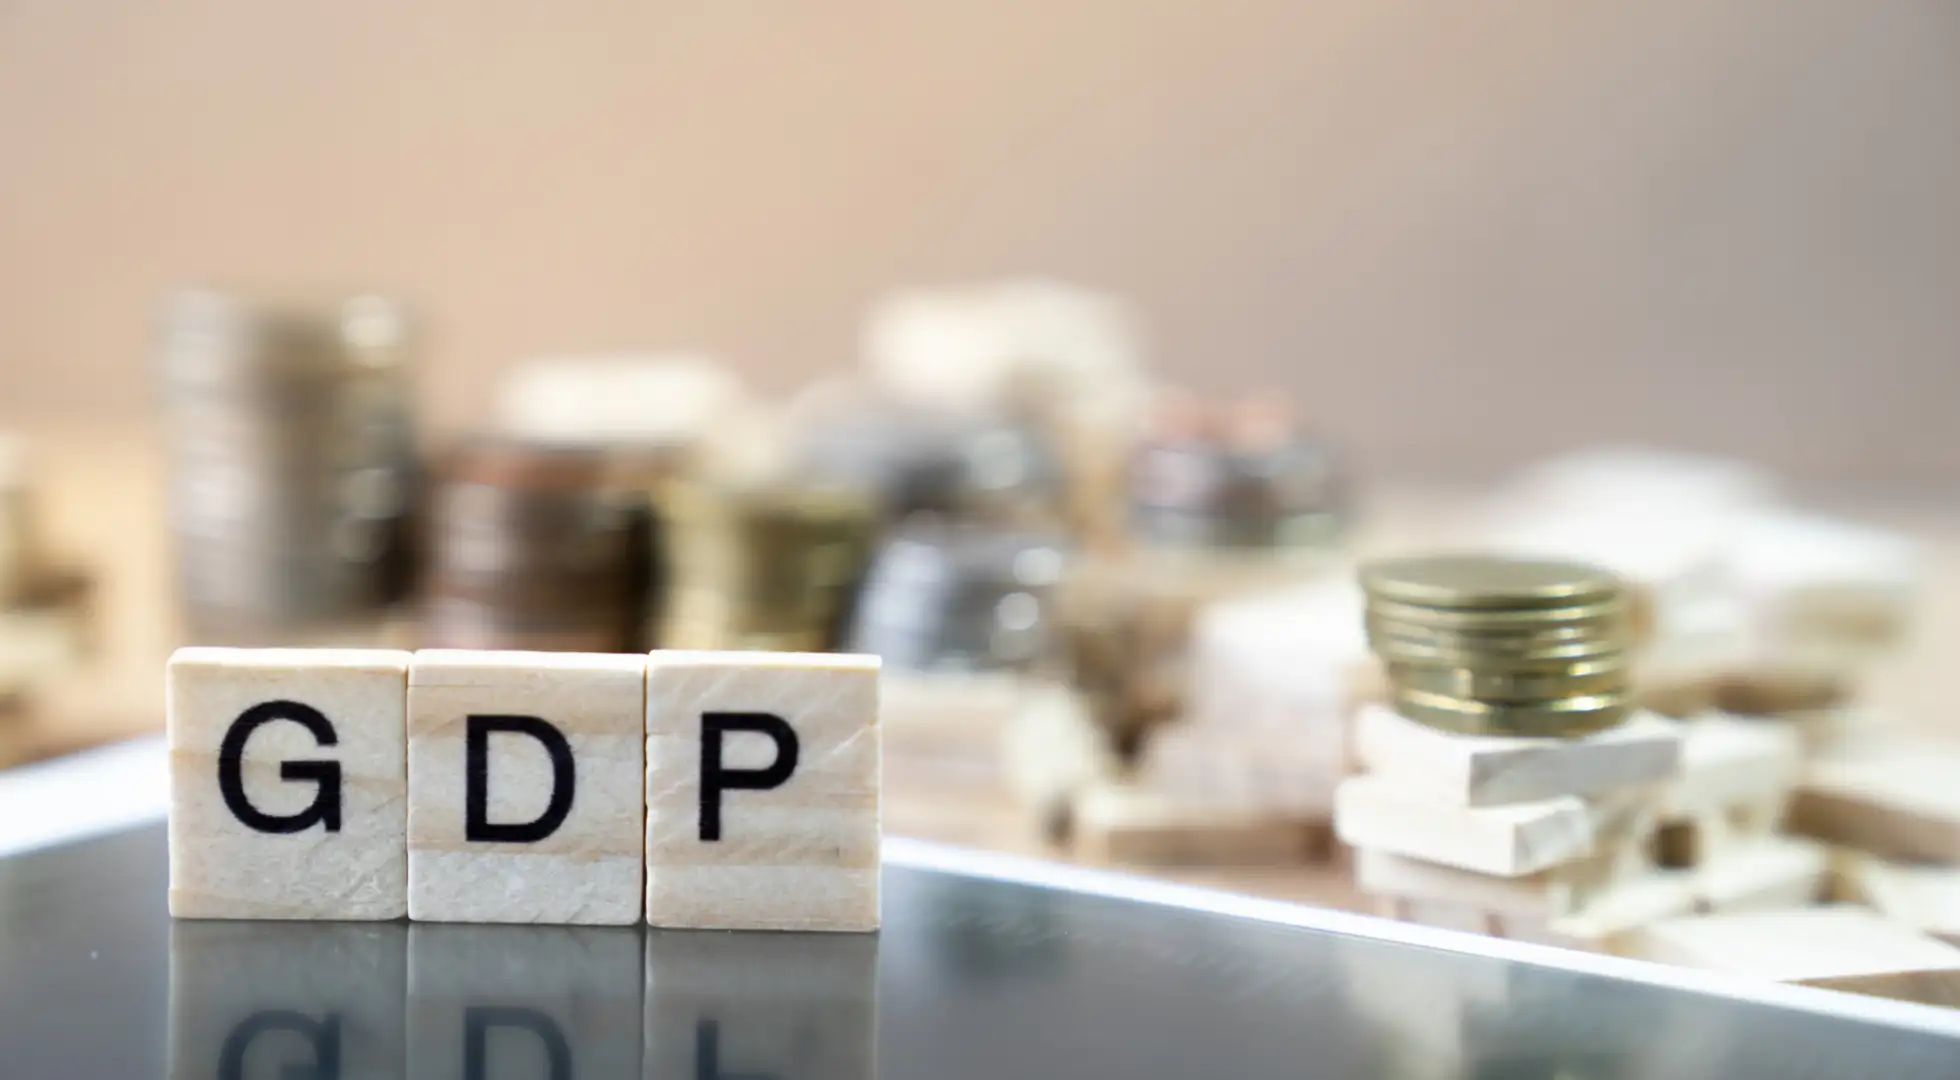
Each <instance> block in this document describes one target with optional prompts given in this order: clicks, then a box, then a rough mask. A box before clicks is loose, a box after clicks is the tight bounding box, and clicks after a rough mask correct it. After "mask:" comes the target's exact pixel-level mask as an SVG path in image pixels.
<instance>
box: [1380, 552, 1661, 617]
mask: <svg viewBox="0 0 1960 1080" xmlns="http://www.w3.org/2000/svg"><path fill="white" fill-rule="evenodd" d="M1361 588H1362V589H1363V591H1365V592H1366V593H1367V594H1368V595H1369V597H1371V598H1374V599H1380V600H1389V601H1394V602H1397V603H1403V604H1415V605H1418V606H1422V607H1445V608H1525V607H1558V606H1567V605H1575V604H1585V603H1588V602H1591V601H1595V600H1604V599H1607V598H1609V597H1613V596H1616V595H1618V594H1619V593H1620V592H1621V591H1622V590H1623V586H1622V584H1621V581H1620V579H1619V578H1618V577H1617V576H1615V575H1614V574H1612V573H1610V572H1608V571H1606V570H1603V569H1601V568H1599V567H1597V566H1592V565H1589V564H1587V563H1580V562H1570V561H1567V560H1563V559H1524V558H1514V557H1509V556H1503V555H1470V554H1464V555H1427V556H1418V557H1414V558H1402V559H1385V560H1380V561H1377V562H1373V563H1369V564H1368V565H1366V566H1364V567H1362V568H1361Z"/></svg>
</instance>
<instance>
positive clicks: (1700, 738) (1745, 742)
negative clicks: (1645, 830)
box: [1660, 713, 1803, 822]
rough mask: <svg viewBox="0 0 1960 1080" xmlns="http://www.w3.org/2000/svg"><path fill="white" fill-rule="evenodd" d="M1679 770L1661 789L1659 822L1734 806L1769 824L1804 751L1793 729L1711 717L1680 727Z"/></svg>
mask: <svg viewBox="0 0 1960 1080" xmlns="http://www.w3.org/2000/svg"><path fill="white" fill-rule="evenodd" d="M1682 734H1683V740H1684V741H1683V742H1682V745H1681V766H1680V771H1679V773H1678V774H1677V775H1676V777H1675V778H1674V780H1673V781H1671V782H1670V783H1668V784H1667V785H1666V786H1665V787H1664V788H1663V789H1662V791H1661V798H1660V813H1661V817H1662V820H1666V821H1674V820H1680V819H1686V818H1693V817H1696V816H1699V815H1702V814H1708V813H1729V812H1732V811H1734V810H1736V809H1738V808H1741V809H1760V810H1761V811H1762V812H1763V813H1766V814H1768V816H1769V817H1770V818H1771V820H1772V822H1773V821H1774V819H1775V818H1776V817H1778V816H1780V813H1781V808H1782V805H1783V803H1784V802H1785V801H1786V800H1787V799H1788V798H1789V794H1790V791H1791V789H1792V788H1793V787H1794V786H1795V784H1796V782H1797V777H1798V774H1799V769H1800V763H1801V758H1802V753H1803V742H1802V738H1801V736H1800V735H1799V733H1797V732H1796V731H1794V730H1792V729H1791V728H1789V727H1788V726H1786V725H1783V724H1779V723H1777V722H1775V721H1773V720H1742V719H1738V718H1736V717H1733V716H1727V715H1724V714H1721V713H1710V714H1708V715H1706V716H1700V717H1697V718H1695V719H1693V720H1690V721H1688V722H1687V723H1686V724H1685V725H1683V731H1682Z"/></svg>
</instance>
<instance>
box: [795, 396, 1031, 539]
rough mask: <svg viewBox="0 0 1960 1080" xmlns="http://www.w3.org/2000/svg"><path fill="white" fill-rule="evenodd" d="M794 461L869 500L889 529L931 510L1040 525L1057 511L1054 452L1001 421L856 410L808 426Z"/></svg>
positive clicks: (913, 410) (860, 406)
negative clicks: (861, 492) (860, 492)
mask: <svg viewBox="0 0 1960 1080" xmlns="http://www.w3.org/2000/svg"><path fill="white" fill-rule="evenodd" d="M796 456H797V459H798V463H799V467H800V469H801V470H802V472H803V473H804V474H805V475H807V476H810V477H812V478H815V479H816V480H818V481H820V482H823V483H827V484H835V485H842V486H849V487H855V488H859V489H861V490H864V491H866V492H868V493H870V494H871V495H872V496H873V497H874V498H876V499H877V500H878V502H879V504H880V506H881V509H882V511H883V513H884V514H885V516H886V518H887V519H888V520H890V521H894V522H896V521H901V520H903V519H905V518H907V517H909V516H911V515H913V514H918V513H932V514H940V515H943V516H946V517H951V518H959V519H963V520H972V521H988V522H994V523H997V524H1003V525H1039V524H1044V523H1046V522H1047V521H1048V520H1050V519H1052V518H1054V517H1055V516H1056V514H1057V507H1058V499H1059V497H1060V483H1061V480H1060V474H1059V471H1058V469H1059V466H1058V465H1057V462H1056V460H1055V456H1054V452H1053V450H1052V448H1051V447H1050V446H1049V445H1048V443H1047V441H1046V440H1045V439H1044V438H1043V437H1042V435H1041V434H1040V432H1038V431H1036V430H1035V429H1033V428H1031V427H1028V426H1026V425H1021V424H1016V423H1013V422H1011V421H1007V420H1002V419H996V418H990V417H976V416H969V415H965V414H960V413H954V412H948V411H944V410H935V409H931V408H922V407H904V408H901V407H899V406H895V405H890V404H885V403H855V404H853V405H852V406H850V407H846V408H839V409H836V410H833V411H832V412H831V413H829V414H827V415H823V416H820V417H817V418H816V419H815V420H814V421H812V422H810V423H809V424H808V425H807V429H806V430H805V431H804V432H803V433H802V435H801V438H800V440H799V445H798V447H797V450H796Z"/></svg>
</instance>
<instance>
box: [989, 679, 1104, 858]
mask: <svg viewBox="0 0 1960 1080" xmlns="http://www.w3.org/2000/svg"><path fill="white" fill-rule="evenodd" d="M1002 753H1003V755H1004V756H1005V759H1006V762H1005V764H1006V767H1007V780H1008V787H1009V789H1010V790H1011V791H1012V792H1013V795H1014V798H1015V799H1016V800H1017V801H1019V802H1020V804H1021V805H1022V806H1024V807H1026V808H1027V809H1028V811H1029V812H1030V813H1031V814H1033V815H1034V816H1035V818H1037V819H1038V820H1040V821H1042V822H1045V823H1046V824H1047V831H1048V834H1049V835H1050V836H1053V837H1056V838H1058V839H1059V838H1061V837H1063V836H1065V835H1066V834H1067V831H1068V824H1069V821H1068V818H1069V813H1070V807H1071V803H1072V802H1073V800H1074V798H1075V795H1076V793H1077V792H1079V791H1082V790H1084V789H1086V788H1089V787H1091V786H1093V785H1096V784H1100V783H1107V782H1109V781H1111V780H1114V779H1115V778H1116V773H1117V770H1118V768H1119V764H1118V762H1117V760H1116V750H1115V748H1114V747H1113V746H1111V745H1110V741H1109V736H1108V734H1107V733H1106V732H1105V731H1104V729H1103V728H1102V727H1101V726H1100V725H1098V724H1097V723H1096V720H1095V717H1094V716H1093V715H1092V714H1091V712H1090V708H1089V704H1088V702H1087V701H1085V700H1084V699H1083V697H1082V695H1080V694H1078V693H1076V692H1074V691H1072V690H1070V689H1068V688H1067V687H1064V686H1059V685H1058V686H1047V687H1042V688H1040V689H1036V690H1030V691H1029V692H1028V693H1027V695H1026V696H1025V697H1024V698H1023V700H1022V702H1021V708H1020V709H1019V710H1018V711H1017V712H1016V714H1015V716H1014V719H1013V721H1012V722H1011V723H1010V724H1009V725H1008V729H1007V733H1006V740H1005V743H1004V745H1003V747H1002Z"/></svg>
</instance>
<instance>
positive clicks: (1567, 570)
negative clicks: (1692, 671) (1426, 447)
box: [1361, 555, 1631, 737]
mask: <svg viewBox="0 0 1960 1080" xmlns="http://www.w3.org/2000/svg"><path fill="white" fill-rule="evenodd" d="M1361 585H1362V589H1363V590H1364V591H1365V592H1366V594H1367V603H1368V608H1367V616H1366V619H1367V628H1368V641H1369V644H1370V646H1371V647H1372V648H1373V649H1374V651H1375V653H1376V655H1378V656H1380V657H1381V659H1382V661H1383V664H1384V666H1385V667H1386V668H1387V672H1388V678H1389V684H1390V701H1391V703H1392V704H1393V706H1394V708H1395V710H1396V711H1397V712H1399V713H1401V714H1402V716H1404V717H1406V718H1408V719H1410V720H1414V721H1417V722H1418V723H1422V724H1426V725H1428V726H1430V727H1434V728H1441V729H1443V730H1446V731H1453V732H1460V733H1464V734H1479V735H1519V736H1556V737H1575V736H1580V735H1585V734H1589V733H1591V732H1595V731H1599V730H1602V729H1604V728H1608V727H1611V726H1613V725H1614V724H1617V723H1619V722H1620V720H1621V719H1623V718H1624V717H1625V716H1626V714H1627V711H1628V709H1629V707H1630V704H1631V694H1630V692H1629V686H1628V681H1629V679H1628V676H1629V660H1628V655H1627V651H1628V645H1629V640H1628V639H1629V619H1628V598H1627V590H1626V587H1625V586H1624V584H1623V583H1622V582H1621V580H1620V579H1619V578H1618V577H1616V576H1614V575H1613V574H1611V573H1609V572H1607V571H1605V570H1602V569H1599V568H1598V567H1594V566H1589V565H1586V564H1584V563H1575V562H1565V561H1559V560H1552V559H1518V558H1506V557H1502V556H1494V555H1440V556H1428V557H1420V558H1405V559H1392V560H1387V561H1383V562H1377V563H1374V564H1372V565H1369V566H1367V567H1364V568H1363V569H1362V571H1361Z"/></svg>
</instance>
